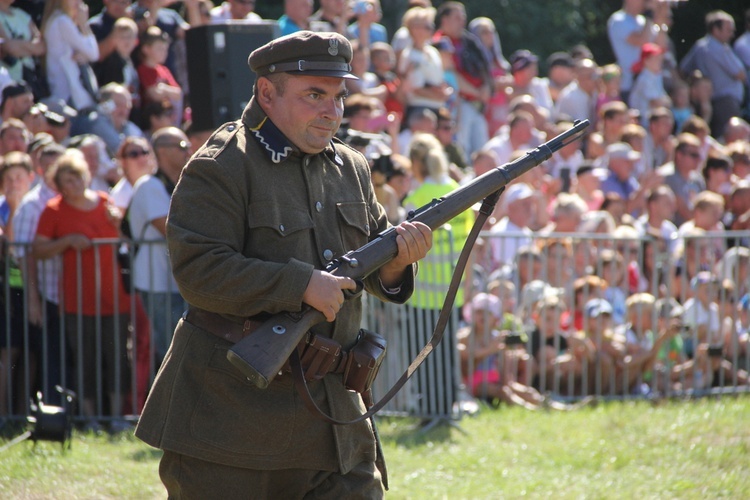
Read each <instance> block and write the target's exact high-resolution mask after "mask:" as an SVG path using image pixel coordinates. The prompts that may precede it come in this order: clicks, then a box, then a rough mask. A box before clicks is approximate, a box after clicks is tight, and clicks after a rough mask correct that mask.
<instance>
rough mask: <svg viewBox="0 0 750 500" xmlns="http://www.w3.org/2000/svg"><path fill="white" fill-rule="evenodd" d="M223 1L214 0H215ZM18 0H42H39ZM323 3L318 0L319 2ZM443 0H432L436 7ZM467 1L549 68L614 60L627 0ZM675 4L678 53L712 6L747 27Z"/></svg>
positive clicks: (268, 6) (391, 6) (394, 2)
mask: <svg viewBox="0 0 750 500" xmlns="http://www.w3.org/2000/svg"><path fill="white" fill-rule="evenodd" d="M221 1H222V0H213V2H214V3H215V4H219V3H221ZM655 1H659V0H655ZM380 2H381V5H382V8H383V20H382V21H381V22H382V24H384V25H385V26H386V28H388V32H389V33H390V34H393V32H394V31H395V30H396V29H397V28H398V27H399V26H400V24H401V16H402V15H403V13H404V11H405V10H406V5H407V0H380ZM17 3H39V0H36V1H34V0H26V1H25V2H24V1H19V2H17ZM87 3H88V4H89V9H90V12H91V14H92V15H93V14H94V13H97V12H99V11H100V10H101V8H102V2H101V0H91V1H88V2H87ZM318 3H319V2H318V1H316V2H315V8H317V7H318ZM441 3H442V1H433V5H435V6H436V7H437V6H438V5H440V4H441ZM463 3H464V5H465V6H466V13H467V16H468V18H469V19H473V18H475V17H478V16H485V17H489V18H490V19H492V20H493V21H494V23H495V26H496V27H497V29H498V33H499V35H500V41H501V43H502V46H503V52H504V54H505V56H506V57H508V56H509V55H510V54H511V53H512V52H513V51H514V50H517V49H521V48H523V49H528V50H531V51H532V52H534V53H535V54H537V55H538V56H539V58H540V63H541V64H540V70H541V72H542V73H544V72H545V70H546V68H545V65H544V60H545V59H546V58H547V56H549V55H550V54H551V53H552V52H556V51H559V50H568V49H570V48H571V47H573V46H574V45H576V44H579V43H583V44H585V45H586V46H588V47H589V48H590V49H591V51H592V52H593V54H594V58H595V59H596V62H597V63H599V64H600V65H601V64H607V63H610V62H614V56H613V54H612V50H611V48H610V46H609V40H608V39H607V19H608V18H609V16H610V15H611V14H612V13H613V12H615V11H616V10H618V9H619V8H620V7H621V6H622V0H465V1H464V2H463ZM675 5H676V6H675V8H674V10H673V12H674V24H673V29H672V32H671V34H670V36H671V38H672V40H673V41H674V43H675V50H676V52H677V56H678V58H679V57H681V56H683V55H684V54H685V53H686V52H687V51H688V50H689V49H690V47H691V46H692V44H693V42H695V40H697V39H698V38H700V37H702V36H703V35H704V34H705V31H706V30H705V26H704V23H703V18H704V16H705V14H706V13H707V12H710V11H711V10H715V9H722V10H725V11H727V12H728V13H730V14H731V15H733V16H734V19H735V22H736V23H737V34H738V35H739V34H741V33H742V32H743V31H744V24H745V23H744V11H745V10H746V9H748V8H750V3H748V0H682V1H676V2H675ZM172 8H175V9H177V10H179V9H180V8H181V2H175V3H174V4H173V6H172ZM255 11H256V12H257V13H258V14H260V15H261V16H262V17H263V18H266V19H278V18H279V17H280V16H281V15H282V14H283V13H284V7H283V1H281V0H257V4H256V8H255Z"/></svg>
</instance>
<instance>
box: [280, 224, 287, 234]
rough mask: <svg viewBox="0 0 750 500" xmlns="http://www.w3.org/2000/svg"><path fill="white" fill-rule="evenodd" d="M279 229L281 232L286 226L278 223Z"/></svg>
mask: <svg viewBox="0 0 750 500" xmlns="http://www.w3.org/2000/svg"><path fill="white" fill-rule="evenodd" d="M279 231H281V232H282V233H283V232H284V231H286V228H285V227H284V224H280V225H279Z"/></svg>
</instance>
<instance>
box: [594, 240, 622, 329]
mask: <svg viewBox="0 0 750 500" xmlns="http://www.w3.org/2000/svg"><path fill="white" fill-rule="evenodd" d="M599 263H600V265H601V276H602V278H604V281H606V282H607V285H606V287H605V288H604V291H603V297H604V298H605V299H606V300H607V301H608V302H609V303H610V304H611V305H612V320H613V322H614V324H615V325H621V324H622V323H624V322H625V301H626V299H627V296H626V295H625V291H624V288H627V283H625V282H624V278H625V267H624V263H623V257H622V255H620V253H619V252H616V251H615V250H612V249H609V248H604V249H602V250H601V251H600V252H599Z"/></svg>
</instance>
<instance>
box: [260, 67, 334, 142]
mask: <svg viewBox="0 0 750 500" xmlns="http://www.w3.org/2000/svg"><path fill="white" fill-rule="evenodd" d="M258 83H259V88H258V94H259V97H258V98H259V100H260V103H261V106H262V107H263V109H264V110H265V112H266V114H267V115H268V117H269V118H270V119H271V121H273V123H274V124H276V126H277V127H279V130H281V131H282V132H283V133H284V135H285V136H286V137H287V138H288V139H289V140H290V141H291V142H292V143H293V144H294V145H295V146H297V147H298V148H299V149H300V150H302V151H303V152H305V153H308V154H316V153H319V152H321V151H322V150H323V149H325V147H326V146H328V144H329V143H330V142H331V139H332V138H333V136H334V134H335V133H336V131H337V130H338V128H339V125H340V124H341V118H342V117H343V114H344V97H345V96H346V86H345V85H344V79H343V78H335V77H325V76H296V75H293V76H291V77H290V78H287V79H286V82H285V85H284V86H283V93H280V92H279V89H278V88H276V87H274V85H273V83H271V82H270V81H269V80H268V79H265V78H262V79H260V80H259V82H258Z"/></svg>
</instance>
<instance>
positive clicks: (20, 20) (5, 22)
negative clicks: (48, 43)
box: [0, 0, 45, 81]
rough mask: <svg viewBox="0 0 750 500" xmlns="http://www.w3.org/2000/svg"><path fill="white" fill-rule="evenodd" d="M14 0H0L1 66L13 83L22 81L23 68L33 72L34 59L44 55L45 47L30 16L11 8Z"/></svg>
mask: <svg viewBox="0 0 750 500" xmlns="http://www.w3.org/2000/svg"><path fill="white" fill-rule="evenodd" d="M14 1H15V0H0V37H2V39H3V44H2V47H1V48H0V54H1V55H0V57H1V58H2V65H3V66H5V67H6V68H8V72H9V73H10V76H11V78H13V80H15V81H19V80H22V79H23V69H24V66H25V67H26V68H28V69H31V70H33V69H34V67H35V65H36V63H35V61H34V57H36V56H41V55H43V54H44V51H45V45H44V41H43V40H42V36H41V34H40V33H39V30H38V29H37V27H36V25H35V24H34V21H33V20H32V19H31V16H30V15H28V14H27V13H26V12H24V11H23V10H21V9H18V8H16V7H11V4H12V3H13V2H14Z"/></svg>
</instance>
